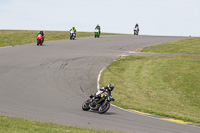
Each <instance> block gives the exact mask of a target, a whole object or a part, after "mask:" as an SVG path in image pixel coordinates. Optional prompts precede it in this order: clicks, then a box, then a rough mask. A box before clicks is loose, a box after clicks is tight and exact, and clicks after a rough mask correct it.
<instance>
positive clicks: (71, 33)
mask: <svg viewBox="0 0 200 133" xmlns="http://www.w3.org/2000/svg"><path fill="white" fill-rule="evenodd" d="M69 33H70V40H74V39H75V32H74V31H73V30H71V31H70V32H69Z"/></svg>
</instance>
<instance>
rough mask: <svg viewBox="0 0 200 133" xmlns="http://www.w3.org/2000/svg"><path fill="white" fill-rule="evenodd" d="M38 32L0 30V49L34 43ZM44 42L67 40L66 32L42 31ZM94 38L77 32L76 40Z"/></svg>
mask: <svg viewBox="0 0 200 133" xmlns="http://www.w3.org/2000/svg"><path fill="white" fill-rule="evenodd" d="M38 32H39V31H28V30H0V47H4V46H13V45H19V44H26V43H34V42H35V43H36V36H37V33H38ZM44 33H45V41H51V40H59V39H69V32H68V31H44ZM101 35H116V34H114V33H102V34H101ZM87 36H94V33H93V32H77V38H79V37H87Z"/></svg>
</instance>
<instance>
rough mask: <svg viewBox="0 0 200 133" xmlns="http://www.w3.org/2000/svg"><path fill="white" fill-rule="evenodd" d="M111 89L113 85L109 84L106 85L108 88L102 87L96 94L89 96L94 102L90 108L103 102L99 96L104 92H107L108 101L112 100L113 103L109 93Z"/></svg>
mask: <svg viewBox="0 0 200 133" xmlns="http://www.w3.org/2000/svg"><path fill="white" fill-rule="evenodd" d="M113 89H114V84H112V83H110V84H108V86H104V87H102V88H101V89H100V90H98V92H97V93H95V94H94V95H91V96H90V98H92V99H93V100H94V102H93V103H92V105H91V106H92V107H95V106H96V105H97V104H98V103H100V102H102V101H103V100H104V99H102V98H101V94H102V93H104V92H107V93H108V95H109V97H110V99H113V101H114V100H115V99H114V98H113V97H112V96H111V91H113Z"/></svg>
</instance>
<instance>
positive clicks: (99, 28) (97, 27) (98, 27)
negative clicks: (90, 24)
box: [95, 24, 101, 35]
mask: <svg viewBox="0 0 200 133" xmlns="http://www.w3.org/2000/svg"><path fill="white" fill-rule="evenodd" d="M95 29H98V30H99V35H100V34H101V27H100V26H99V24H97V26H96V28H95Z"/></svg>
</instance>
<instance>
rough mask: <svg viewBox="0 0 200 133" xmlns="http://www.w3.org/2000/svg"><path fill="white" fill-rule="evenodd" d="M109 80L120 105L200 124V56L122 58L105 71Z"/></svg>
mask: <svg viewBox="0 0 200 133" xmlns="http://www.w3.org/2000/svg"><path fill="white" fill-rule="evenodd" d="M108 83H114V84H115V90H114V91H113V92H112V95H113V97H114V98H115V100H116V101H115V102H113V104H115V105H117V106H120V107H123V108H125V109H134V110H139V111H143V112H147V113H152V114H156V115H160V116H165V117H171V118H177V119H181V120H184V121H190V122H194V123H200V113H199V112H200V87H199V86H200V57H191V56H190V57H185V56H128V57H123V58H119V59H118V60H117V61H113V62H112V63H111V64H110V65H109V66H108V67H107V69H106V70H105V71H104V72H103V73H102V76H101V81H100V84H101V85H105V84H108Z"/></svg>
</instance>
